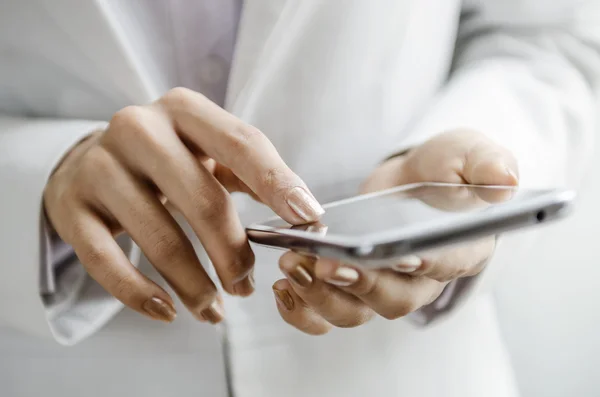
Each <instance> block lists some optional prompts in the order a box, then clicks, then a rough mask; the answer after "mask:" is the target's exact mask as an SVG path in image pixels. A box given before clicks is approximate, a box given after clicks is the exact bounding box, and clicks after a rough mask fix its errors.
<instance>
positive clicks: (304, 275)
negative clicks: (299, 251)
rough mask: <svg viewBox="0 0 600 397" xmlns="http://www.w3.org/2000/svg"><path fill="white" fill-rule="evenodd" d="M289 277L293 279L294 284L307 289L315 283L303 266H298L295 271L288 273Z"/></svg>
mask: <svg viewBox="0 0 600 397" xmlns="http://www.w3.org/2000/svg"><path fill="white" fill-rule="evenodd" d="M286 273H287V276H288V277H289V278H290V279H291V281H292V282H294V283H295V284H298V285H299V286H301V287H304V288H307V287H310V285H311V284H312V282H313V278H312V276H311V275H310V273H309V272H308V270H306V269H305V268H304V267H303V266H302V265H297V266H296V267H294V269H292V270H290V271H288V272H286Z"/></svg>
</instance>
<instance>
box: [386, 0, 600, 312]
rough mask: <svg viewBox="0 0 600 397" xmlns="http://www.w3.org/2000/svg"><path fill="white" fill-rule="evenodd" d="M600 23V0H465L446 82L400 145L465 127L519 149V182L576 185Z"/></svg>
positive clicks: (464, 286)
mask: <svg viewBox="0 0 600 397" xmlns="http://www.w3.org/2000/svg"><path fill="white" fill-rule="evenodd" d="M599 27H600V1H598V0H583V1H572V0H554V1H545V0H519V1H517V0H505V1H499V0H467V1H465V2H464V6H463V12H462V17H461V22H460V27H459V32H458V37H457V44H456V50H455V56H454V62H453V68H452V71H451V73H450V75H449V79H448V81H447V84H446V85H445V86H444V87H443V88H442V89H441V90H440V92H439V93H438V95H437V96H436V97H435V98H434V100H433V101H432V102H431V103H430V104H429V106H428V107H427V108H426V109H425V111H424V112H423V114H422V116H420V117H419V118H418V119H417V120H416V122H415V123H414V124H413V125H412V126H411V128H410V133H409V134H408V138H407V139H406V140H404V141H403V142H401V145H400V147H398V148H397V152H401V151H403V150H406V149H407V148H410V147H414V146H415V145H418V144H420V143H422V142H424V141H425V140H427V139H429V138H431V137H433V136H434V135H436V134H438V133H440V132H442V131H447V130H452V129H457V128H468V129H473V130H476V131H479V132H481V133H484V134H487V135H488V136H489V137H490V138H492V139H493V140H495V141H496V142H497V143H499V144H501V145H503V146H505V147H507V148H508V149H509V150H511V151H512V152H513V154H514V155H515V156H516V157H517V160H518V162H519V169H520V177H521V180H520V183H521V186H522V187H556V186H571V187H577V186H578V184H579V183H580V182H581V179H582V177H583V176H584V170H585V168H586V165H587V163H588V162H589V159H590V157H591V154H592V147H593V141H594V135H595V133H596V128H597V127H596V114H598V101H597V99H598V90H599V87H600V28H599ZM505 243H507V244H503V247H504V248H497V250H498V249H510V250H513V247H512V242H511V243H509V241H508V239H507V241H505ZM505 245H506V246H508V245H511V247H508V248H507V247H505ZM519 249H520V248H519ZM516 251H518V250H515V252H516ZM501 256H502V258H503V260H506V259H507V258H508V257H510V255H504V254H503V255H501ZM517 260H518V259H517ZM495 262H496V261H495V260H492V261H491V263H489V265H488V267H487V270H486V271H484V272H483V273H482V274H481V275H480V276H477V277H475V278H473V279H469V280H465V281H462V282H461V284H460V285H458V286H454V287H452V286H451V288H454V291H458V292H454V293H450V294H446V295H445V297H444V299H443V304H442V303H440V302H437V304H438V306H439V307H440V309H439V310H436V309H435V307H434V306H435V304H436V302H434V304H432V306H431V307H429V308H425V309H424V310H423V311H422V313H419V314H418V316H420V317H419V318H421V319H425V318H426V319H427V320H423V321H432V320H433V319H435V318H436V316H437V315H438V314H439V315H441V314H444V313H447V312H448V311H449V310H448V308H449V307H455V306H456V302H453V300H454V301H456V300H459V301H464V300H465V299H466V298H467V297H468V296H469V295H470V294H472V292H473V291H475V290H488V289H489V287H490V285H491V284H490V281H491V280H493V278H494V277H493V276H492V275H493V274H495V273H497V271H498V269H497V265H496V264H495ZM449 295H453V297H449ZM424 313H427V315H426V316H425V317H424V316H423V314H424Z"/></svg>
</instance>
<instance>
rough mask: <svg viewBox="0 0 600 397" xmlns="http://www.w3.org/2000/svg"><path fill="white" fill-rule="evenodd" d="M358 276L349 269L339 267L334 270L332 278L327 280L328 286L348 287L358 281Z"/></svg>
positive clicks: (354, 271)
mask: <svg viewBox="0 0 600 397" xmlns="http://www.w3.org/2000/svg"><path fill="white" fill-rule="evenodd" d="M358 277H359V274H358V272H357V271H356V270H354V269H352V268H351V267H346V266H340V267H338V268H337V269H336V270H335V273H334V274H333V276H331V277H329V278H327V279H326V280H325V281H327V282H328V283H329V284H333V285H336V286H338V287H348V286H350V285H352V284H354V283H355V282H357V281H358Z"/></svg>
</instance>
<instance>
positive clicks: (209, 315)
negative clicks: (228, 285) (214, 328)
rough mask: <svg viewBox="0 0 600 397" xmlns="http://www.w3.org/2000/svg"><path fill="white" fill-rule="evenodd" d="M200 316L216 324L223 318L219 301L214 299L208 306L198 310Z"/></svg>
mask: <svg viewBox="0 0 600 397" xmlns="http://www.w3.org/2000/svg"><path fill="white" fill-rule="evenodd" d="M200 316H202V318H203V319H204V320H206V321H208V322H209V323H211V324H217V323H220V322H221V321H222V320H223V318H224V317H225V314H224V310H223V307H222V306H221V303H220V302H219V301H218V300H215V301H214V302H213V303H211V305H210V306H209V307H207V308H206V309H204V310H202V312H200Z"/></svg>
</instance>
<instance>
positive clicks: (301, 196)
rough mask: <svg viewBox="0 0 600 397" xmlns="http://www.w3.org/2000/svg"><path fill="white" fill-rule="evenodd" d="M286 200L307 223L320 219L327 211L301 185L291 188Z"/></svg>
mask: <svg viewBox="0 0 600 397" xmlns="http://www.w3.org/2000/svg"><path fill="white" fill-rule="evenodd" d="M286 201H287V203H288V205H289V206H290V208H291V209H292V210H294V212H295V213H296V214H297V215H298V216H299V217H300V218H302V219H303V220H304V221H306V222H307V223H308V222H316V221H318V220H319V218H320V217H321V215H323V214H324V213H325V210H324V209H323V207H321V204H319V202H318V201H317V200H315V199H314V197H313V196H311V195H310V194H309V193H308V192H307V191H306V190H304V189H303V188H301V187H295V188H293V189H292V190H290V191H289V192H288V194H287V197H286Z"/></svg>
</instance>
